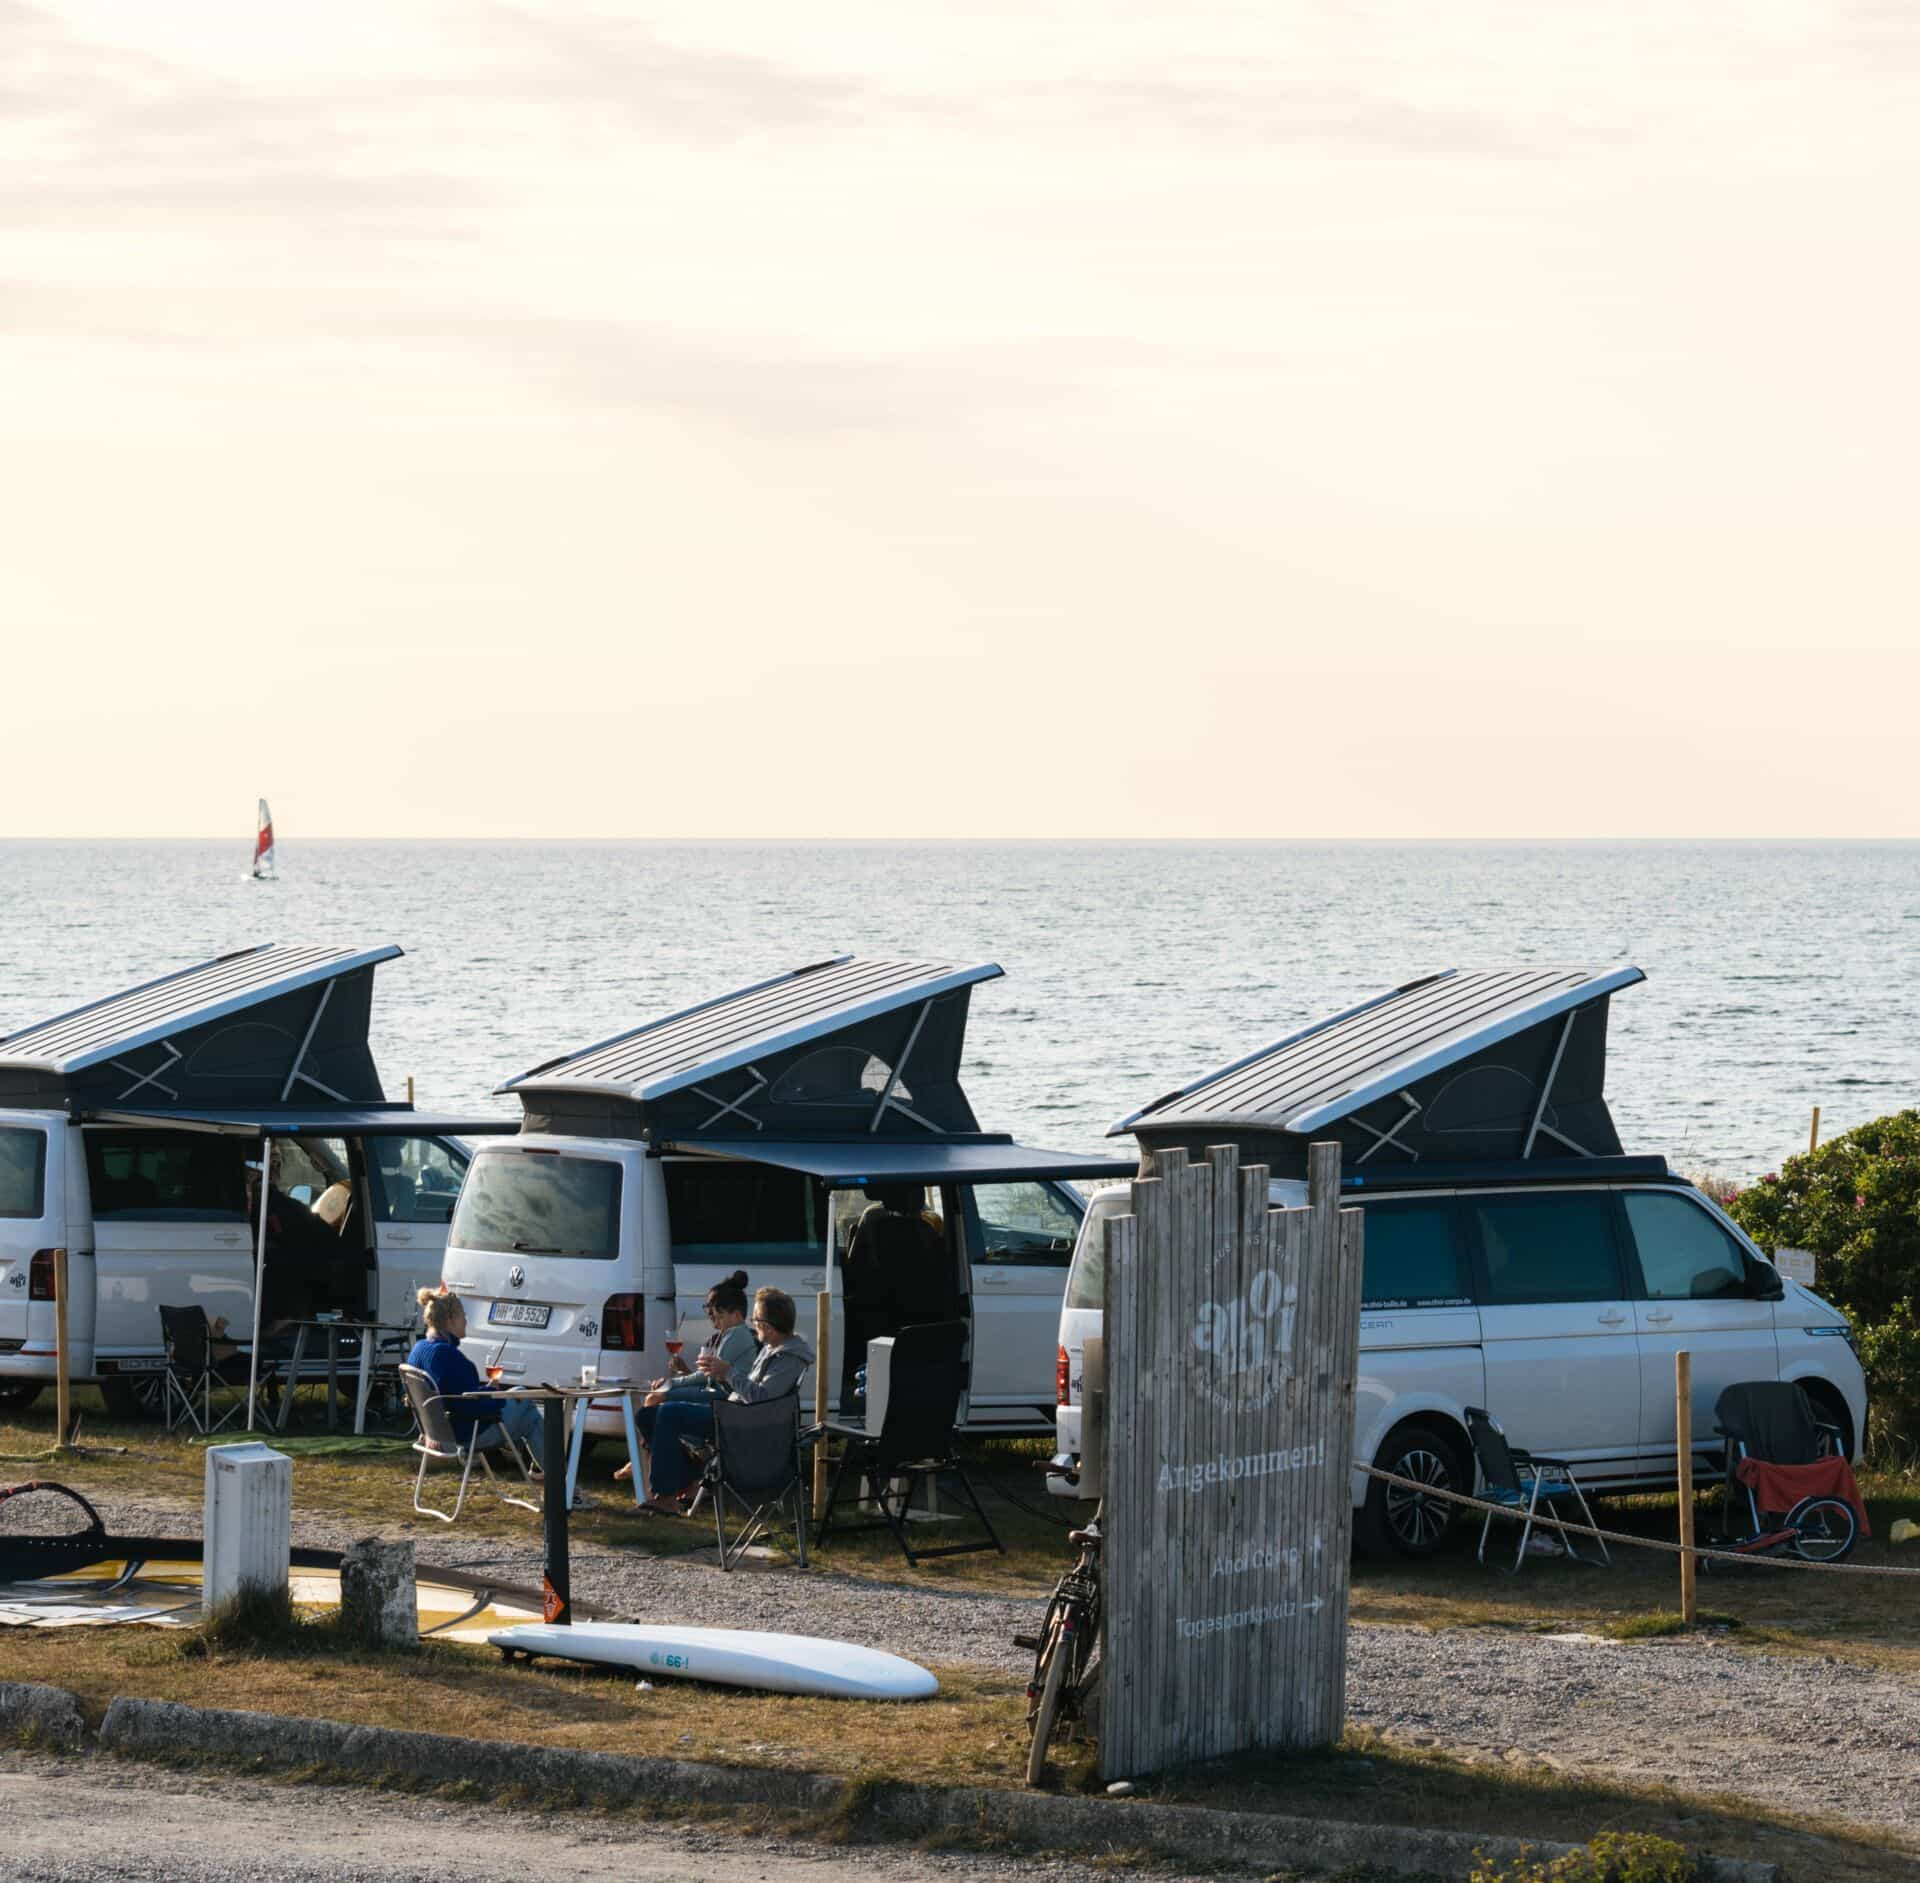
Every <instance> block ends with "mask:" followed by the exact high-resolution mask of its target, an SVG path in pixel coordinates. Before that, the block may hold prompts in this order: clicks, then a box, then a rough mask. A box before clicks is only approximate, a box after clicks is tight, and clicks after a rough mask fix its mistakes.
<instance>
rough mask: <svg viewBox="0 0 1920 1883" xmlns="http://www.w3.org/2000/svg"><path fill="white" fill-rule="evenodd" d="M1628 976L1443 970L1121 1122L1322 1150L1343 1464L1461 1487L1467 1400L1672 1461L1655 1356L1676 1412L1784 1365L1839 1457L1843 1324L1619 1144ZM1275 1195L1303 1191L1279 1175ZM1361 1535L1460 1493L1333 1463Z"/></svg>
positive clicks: (1544, 1427) (1071, 1285)
mask: <svg viewBox="0 0 1920 1883" xmlns="http://www.w3.org/2000/svg"><path fill="white" fill-rule="evenodd" d="M1641 978H1642V977H1641V975H1640V971H1639V970H1638V969H1637V968H1621V969H1610V970H1604V971H1601V972H1599V973H1588V972H1586V971H1583V970H1579V969H1542V968H1527V969H1516V970H1482V971H1476V972H1462V971H1459V970H1455V971H1453V972H1450V973H1448V974H1444V975H1436V976H1433V977H1431V978H1429V979H1427V980H1422V981H1417V982H1414V983H1411V984H1410V985H1409V986H1407V987H1403V988H1399V989H1396V990H1394V992H1393V993H1392V994H1389V995H1385V996H1382V997H1381V998H1380V999H1378V1000H1375V1001H1370V1002H1368V1003H1366V1004H1365V1005H1364V1006H1362V1007H1359V1008H1356V1009H1354V1010H1352V1011H1351V1012H1350V1013H1346V1014H1342V1015H1340V1016H1338V1017H1337V1018H1335V1019H1333V1020H1330V1021H1327V1022H1324V1023H1323V1024H1322V1025H1320V1026H1317V1027H1310V1028H1308V1029H1307V1030H1306V1031H1305V1032H1303V1033H1300V1034H1296V1035H1294V1036H1292V1037H1291V1038H1289V1039H1286V1040H1282V1041H1281V1042H1280V1043H1279V1044H1278V1045H1276V1046H1273V1047H1270V1048H1268V1049H1267V1050H1266V1051H1265V1052H1263V1053H1259V1054H1255V1055H1253V1056H1252V1057H1251V1058H1250V1059H1247V1060H1243V1061H1241V1062H1239V1063H1238V1064H1237V1065H1234V1066H1231V1067H1228V1068H1227V1069H1226V1070H1225V1071H1224V1072H1220V1073H1213V1074H1210V1075H1208V1077H1206V1078H1205V1079H1202V1080H1200V1081H1199V1082H1197V1083H1196V1084H1195V1085H1192V1086H1189V1087H1186V1088H1183V1089H1182V1090H1181V1091H1178V1092H1174V1093H1171V1094H1169V1095H1168V1096H1167V1097H1165V1098H1163V1099H1159V1100H1156V1101H1155V1102H1154V1104H1152V1105H1151V1106H1149V1107H1147V1108H1146V1110H1144V1111H1141V1112H1137V1113H1135V1114H1134V1115H1133V1116H1132V1117H1130V1118H1127V1119H1124V1120H1122V1122H1121V1123H1120V1124H1119V1125H1117V1126H1115V1127H1114V1129H1115V1131H1116V1132H1120V1131H1131V1132H1134V1133H1136V1134H1137V1135H1138V1137H1139V1139H1140V1142H1141V1144H1142V1146H1143V1147H1144V1148H1145V1149H1147V1150H1148V1151H1152V1150H1154V1149H1157V1148H1172V1147H1174V1146H1178V1147H1180V1148H1183V1149H1186V1150H1187V1151H1188V1153H1189V1155H1190V1156H1191V1155H1194V1154H1196V1153H1197V1152H1198V1151H1199V1150H1200V1149H1201V1148H1202V1147H1203V1146H1204V1145H1205V1144H1206V1143H1208V1142H1215V1143H1218V1142H1226V1141H1233V1142H1235V1143H1237V1144H1238V1145H1239V1146H1240V1148H1241V1156H1242V1160H1243V1162H1244V1163H1248V1164H1252V1163H1266V1164H1267V1165H1268V1167H1269V1168H1270V1169H1287V1168H1288V1167H1289V1166H1290V1165H1291V1166H1292V1167H1293V1168H1294V1169H1296V1170H1297V1169H1298V1168H1300V1167H1301V1166H1303V1164H1304V1159H1305V1152H1306V1147H1307V1145H1308V1143H1309V1142H1311V1141H1313V1140H1316V1139H1319V1140H1326V1139H1332V1140H1336V1141H1338V1142H1340V1143H1341V1145H1342V1148H1343V1153H1344V1155H1345V1157H1346V1159H1347V1160H1348V1161H1347V1169H1346V1175H1345V1178H1344V1180H1343V1186H1342V1187H1343V1192H1344V1198H1343V1200H1344V1201H1345V1202H1347V1203H1350V1204H1354V1205H1357V1206H1359V1207H1360V1209H1361V1210H1362V1211H1363V1214H1364V1218H1365V1236H1364V1249H1365V1255H1364V1266H1363V1270H1362V1283H1361V1293H1362V1303H1361V1311H1360V1353H1359V1373H1358V1379H1357V1386H1356V1391H1355V1404H1354V1435H1353V1457H1354V1459H1355V1461H1356V1462H1357V1463H1372V1464H1374V1465H1377V1466H1379V1467H1380V1468H1382V1469H1384V1470H1387V1471H1391V1472H1393V1473H1394V1474H1395V1475H1396V1476H1399V1477H1404V1478H1409V1479H1412V1480H1414V1481H1415V1482H1418V1483H1424V1484H1427V1485H1430V1486H1432V1487H1434V1488H1437V1489H1446V1490H1455V1491H1469V1490H1471V1489H1472V1486H1473V1481H1474V1464H1473V1453H1472V1449H1471V1446H1470V1445H1469V1443H1468V1439H1467V1431H1466V1421H1465V1411H1466V1408H1467V1407H1468V1406H1481V1407H1485V1408H1486V1409H1488V1410H1489V1411H1491V1412H1492V1413H1493V1415H1494V1417H1495V1418H1497V1419H1498V1420H1499V1421H1500V1422H1501V1423H1502V1424H1503V1426H1504V1427H1505V1428H1506V1431H1507V1433H1508V1435H1509V1437H1510V1438H1511V1439H1512V1441H1513V1443H1514V1444H1516V1445H1520V1446H1524V1447H1525V1448H1526V1449H1528V1450H1530V1451H1534V1452H1538V1453H1541V1454H1544V1455H1547V1456H1551V1457H1556V1458H1565V1459H1567V1460H1568V1461H1569V1462H1570V1463H1571V1464H1573V1466H1574V1467H1575V1469H1576V1471H1577V1472H1578V1475H1579V1479H1580V1482H1581V1484H1582V1485H1583V1486H1586V1487H1589V1488H1597V1489H1602V1490H1606V1489H1614V1490H1619V1489H1657V1488H1660V1487H1662V1486H1668V1485H1671V1483H1672V1482H1673V1477H1674V1469H1675V1459H1674V1438H1675V1424H1676V1421H1675V1413H1674V1385H1673V1382H1674V1355H1675V1353H1676V1352H1678V1351H1680V1350H1681V1349H1685V1350H1686V1351H1688V1352H1689V1353H1690V1354H1691V1355H1692V1356H1693V1359H1692V1377H1693V1424H1694V1430H1695V1432H1696V1433H1698V1434H1699V1435H1700V1444H1701V1447H1702V1450H1703V1451H1710V1450H1712V1449H1713V1448H1714V1443H1715V1441H1714V1440H1713V1437H1712V1434H1713V1431H1714V1407H1715V1403H1716V1401H1717V1400H1718V1399H1719V1396H1720V1394H1721V1393H1722V1391H1724V1390H1725V1388H1727V1387H1728V1386H1731V1385H1733V1384H1735V1383H1737V1382H1740V1381H1745V1380H1772V1379H1782V1380H1791V1381H1794V1382H1796V1383H1797V1384H1799V1385H1801V1386H1802V1387H1804V1388H1805V1389H1806V1391H1807V1393H1808V1395H1809V1396H1810V1397H1811V1398H1812V1400H1813V1401H1814V1404H1815V1407H1816V1409H1817V1411H1818V1413H1819V1416H1820V1417H1821V1418H1822V1419H1823V1420H1825V1421H1828V1422H1830V1423H1831V1424H1833V1425H1835V1426H1836V1427H1838V1428H1839V1429H1840V1431H1841V1432H1842V1433H1843V1434H1844V1435H1845V1440H1846V1444H1847V1449H1848V1450H1849V1452H1855V1451H1857V1450H1858V1447H1859V1445H1860V1442H1861V1441H1862V1439H1863V1438H1864V1436H1865V1433H1866V1429H1867V1391H1866V1380H1865V1376H1864V1374H1863V1372H1862V1370H1861V1366H1860V1362H1859V1359H1858V1357H1857V1355H1856V1354H1855V1353H1854V1351H1853V1344H1852V1339H1851V1334H1850V1330H1849V1328H1848V1325H1847V1322H1846V1319H1845V1317H1844V1316H1843V1315H1841V1314H1840V1313H1838V1312H1837V1311H1836V1310H1835V1309H1834V1308H1833V1307H1831V1306H1830V1305H1829V1304H1828V1303H1826V1302H1824V1301H1822V1300H1821V1299H1820V1298H1819V1297H1818V1296H1816V1295H1814V1294H1812V1293H1811V1292H1809V1291H1808V1290H1807V1289H1805V1288H1803V1287H1801V1286H1800V1285H1799V1284H1798V1283H1795V1282H1790V1281H1787V1280H1785V1279H1784V1278H1783V1277H1782V1276H1781V1275H1780V1274H1779V1273H1778V1272H1777V1271H1776V1270H1775V1269H1774V1268H1773V1267H1772V1266H1771V1265H1770V1264H1769V1263H1768V1262H1767V1261H1766V1260H1765V1258H1764V1257H1763V1256H1762V1255H1761V1253H1760V1251H1759V1250H1758V1249H1757V1248H1755V1246H1754V1245H1753V1244H1752V1243H1751V1242H1750V1241H1749V1240H1748V1239H1747V1237H1746V1236H1745V1235H1743V1234H1742V1233H1741V1231H1740V1230H1739V1228H1738V1227H1737V1226H1736V1225H1735V1224H1734V1223H1733V1222H1732V1221H1731V1220H1730V1219H1729V1218H1728V1217H1727V1216H1726V1215H1725V1214H1724V1212H1722V1211H1721V1210H1720V1209H1719V1208H1718V1207H1717V1206H1715V1205H1714V1204H1713V1203H1712V1202H1710V1201H1709V1200H1708V1199H1707V1198H1706V1197H1704V1196H1702V1195H1701V1194H1700V1193H1699V1192H1698V1191H1697V1190H1696V1189H1695V1188H1694V1187H1693V1186H1692V1185H1691V1184H1689V1183H1687V1182H1686V1181H1685V1180H1684V1179H1682V1178H1679V1177H1676V1176H1674V1175H1673V1174H1672V1173H1671V1172H1670V1171H1669V1169H1668V1167H1667V1165H1666V1162H1665V1160H1664V1159H1662V1158H1658V1157H1626V1156H1622V1155H1621V1154H1620V1145H1619V1140H1618V1137H1617V1136H1616V1134H1615V1132H1614V1129H1613V1124H1612V1120H1611V1117H1610V1116H1609V1115H1608V1113H1607V1109H1606V1104H1605V1099H1604V1067H1605V1040H1606V1021H1607V1001H1608V998H1609V996H1610V995H1611V994H1612V993H1614V992H1616V991H1618V990H1619V989H1620V988H1622V987H1626V986H1630V985H1632V984H1633V983H1634V982H1636V981H1638V980H1639V979H1641ZM1270 1194H1271V1197H1272V1201H1273V1203H1274V1204H1275V1205H1276V1206H1278V1207H1284V1208H1293V1207H1298V1206H1299V1205H1301V1204H1303V1203H1304V1202H1305V1200H1306V1187H1305V1184H1304V1183H1303V1182H1301V1181H1299V1180H1298V1178H1297V1177H1296V1176H1292V1175H1289V1176H1285V1177H1281V1178H1279V1179H1278V1180H1276V1181H1274V1182H1273V1183H1272V1185H1271V1191H1270ZM1127 1207H1128V1193H1127V1191H1126V1190H1125V1189H1117V1190H1112V1191H1105V1192H1102V1193H1101V1194H1100V1195H1098V1196H1096V1197H1095V1198H1094V1200H1093V1203H1092V1206H1091V1208H1090V1210H1089V1213H1088V1216H1087V1221H1086V1223H1085V1225H1084V1226H1083V1228H1082V1231H1081V1236H1080V1242H1079V1246H1078V1248H1077V1250H1076V1253H1075V1256H1074V1263H1073V1268H1072V1271H1071V1273H1070V1275H1069V1277H1068V1282H1067V1293H1066V1301H1065V1304H1064V1307H1063V1309H1062V1313H1061V1323H1060V1348H1059V1360H1058V1365H1059V1371H1060V1377H1061V1386H1060V1395H1059V1396H1060V1408H1059V1412H1058V1415H1057V1421H1056V1431H1057V1446H1058V1450H1057V1453H1056V1458H1055V1464H1056V1467H1057V1470H1056V1473H1055V1474H1054V1475H1053V1476H1052V1477H1051V1478H1050V1480H1049V1483H1050V1485H1051V1487H1052V1488H1053V1489H1055V1490H1056V1491H1059V1492H1062V1493H1065V1494H1077V1491H1078V1486H1077V1484H1076V1483H1075V1482H1074V1479H1075V1476H1076V1475H1077V1465H1076V1460H1077V1455H1078V1450H1079V1443H1080V1428H1079V1404H1080V1391H1081V1366H1082V1358H1081V1356H1082V1350H1083V1343H1084V1342H1085V1340H1086V1338H1087V1336H1088V1335H1089V1334H1091V1333H1095V1332H1098V1331H1099V1327H1100V1321H1101V1312H1102V1309H1103V1307H1104V1304H1105V1298H1106V1277H1105V1263H1104V1255H1105V1246H1106V1245H1105V1224H1106V1222H1107V1221H1108V1220H1110V1219H1111V1218H1112V1217H1113V1216H1114V1215H1115V1214H1118V1213H1119V1212H1121V1211H1124V1210H1125V1209H1126V1208H1127ZM1353 1502H1354V1507H1355V1511H1356V1521H1355V1533H1356V1536H1357V1537H1358V1539H1359V1540H1360V1541H1361V1542H1362V1543H1363V1544H1365V1545H1367V1546H1369V1547H1372V1548H1376V1549H1381V1550H1394V1551H1399V1552H1402V1553H1407V1554H1424V1553H1426V1552H1427V1551H1430V1550H1432V1549H1435V1548H1437V1547H1438V1546H1439V1545H1440V1543H1441V1541H1442V1540H1443V1538H1444V1537H1445V1536H1446V1534H1447V1532H1448V1530H1449V1528H1450V1527H1451V1525H1452V1522H1453V1513H1454V1510H1455V1508H1456V1507H1455V1506H1452V1505H1449V1504H1447V1503H1444V1502H1442V1501H1440V1500H1438V1499H1434V1498H1430V1497H1426V1496H1424V1495H1423V1494H1421V1493H1418V1492H1414V1491H1406V1490H1400V1489H1390V1488H1389V1487H1387V1486H1385V1485H1383V1484H1381V1483H1380V1482H1379V1481H1378V1480H1375V1479H1371V1478H1369V1477H1368V1476H1367V1475H1366V1474H1365V1473H1364V1472H1363V1471H1359V1470H1356V1471H1355V1472H1354V1473H1353Z"/></svg>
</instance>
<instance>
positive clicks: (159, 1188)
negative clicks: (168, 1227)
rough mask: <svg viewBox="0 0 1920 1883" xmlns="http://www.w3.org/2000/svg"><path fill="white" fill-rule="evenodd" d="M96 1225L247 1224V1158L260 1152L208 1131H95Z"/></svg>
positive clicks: (90, 1169) (91, 1136)
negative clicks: (162, 1222) (121, 1222)
mask: <svg viewBox="0 0 1920 1883" xmlns="http://www.w3.org/2000/svg"><path fill="white" fill-rule="evenodd" d="M86 1140H87V1182H88V1185H89V1187H90V1189H91V1190H92V1192H93V1220H94V1221H95V1222H96V1223H100V1222H112V1221H114V1220H115V1219H116V1218H120V1219H128V1220H135V1221H152V1220H154V1219H156V1218H158V1219H162V1220H165V1221H169V1222H185V1223H223V1222H245V1221H246V1220H247V1179H246V1164H245V1160H246V1158H247V1156H248V1153H249V1152H252V1154H253V1155H254V1156H256V1157H257V1156H258V1155H259V1151H258V1149H257V1148H256V1147H254V1146H252V1145H250V1144H248V1143H246V1142H245V1141H244V1140H242V1139H240V1138H237V1137H228V1136H224V1135H216V1134H215V1133H213V1132H208V1131H125V1132H118V1131H89V1132H87V1133H86Z"/></svg>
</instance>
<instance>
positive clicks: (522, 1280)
mask: <svg viewBox="0 0 1920 1883" xmlns="http://www.w3.org/2000/svg"><path fill="white" fill-rule="evenodd" d="M526 1285H527V1271H526V1270H525V1269H524V1268H522V1267H521V1266H520V1264H519V1263H518V1262H516V1263H514V1265H513V1266H512V1267H511V1268H510V1269H508V1270H507V1286H508V1287H509V1288H524V1287H525V1286H526Z"/></svg>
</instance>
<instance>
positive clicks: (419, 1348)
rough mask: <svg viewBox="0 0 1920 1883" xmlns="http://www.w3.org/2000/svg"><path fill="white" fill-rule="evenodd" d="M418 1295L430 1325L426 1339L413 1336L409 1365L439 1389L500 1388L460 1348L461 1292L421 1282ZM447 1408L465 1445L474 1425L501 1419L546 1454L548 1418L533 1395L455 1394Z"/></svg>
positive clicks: (522, 1441)
mask: <svg viewBox="0 0 1920 1883" xmlns="http://www.w3.org/2000/svg"><path fill="white" fill-rule="evenodd" d="M418 1299H419V1302H420V1307H421V1311H422V1313H423V1314H424V1316H425V1319H426V1323H427V1331H426V1335H425V1337H424V1338H423V1339H421V1340H417V1341H415V1342H414V1345H413V1351H412V1352H411V1353H410V1354H408V1355H407V1365H408V1366H417V1367H418V1368H419V1369H420V1371H421V1372H422V1373H424V1374H426V1375H427V1377H428V1378H429V1379H431V1380H432V1381H433V1390H434V1391H435V1392H436V1393H438V1394H443V1395H452V1394H454V1393H494V1392H498V1391H499V1390H500V1389H499V1388H498V1387H497V1386H491V1385H489V1384H488V1383H487V1382H486V1381H485V1380H483V1379H482V1378H481V1377H480V1369H479V1368H478V1367H476V1366H475V1365H474V1364H473V1362H472V1361H471V1360H469V1359H468V1358H467V1356H466V1355H465V1354H464V1353H462V1352H461V1351H460V1343H461V1341H462V1340H463V1339H465V1337H466V1332H467V1310H466V1307H465V1305H464V1304H463V1303H462V1301H461V1299H460V1297H459V1296H458V1295H450V1294H448V1293H447V1291H446V1290H445V1289H444V1288H422V1289H421V1290H420V1293H419V1296H418ZM447 1414H448V1416H449V1417H450V1418H451V1419H452V1420H453V1435H454V1437H455V1438H457V1439H458V1440H459V1441H460V1443H461V1444H462V1445H464V1444H465V1443H466V1442H467V1439H468V1436H469V1435H470V1434H471V1433H472V1431H473V1428H474V1427H475V1426H476V1425H500V1426H504V1427H505V1428H506V1430H507V1434H508V1436H509V1437H511V1438H513V1439H516V1440H518V1442H519V1443H520V1444H522V1445H524V1446H527V1447H528V1448H529V1449H530V1450H531V1451H532V1453H533V1456H534V1458H535V1460H536V1461H538V1459H539V1458H540V1457H541V1455H542V1454H541V1450H540V1435H541V1428H542V1425H543V1423H544V1421H543V1420H542V1419H541V1416H540V1408H539V1407H538V1406H537V1405H535V1404H534V1403H533V1401H532V1400H530V1399H503V1400H501V1402H500V1403H499V1405H498V1406H485V1405H475V1404H474V1403H473V1402H472V1401H471V1400H467V1401H465V1402H462V1401H460V1400H455V1401H454V1403H453V1404H451V1405H450V1406H448V1407H447Z"/></svg>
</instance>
